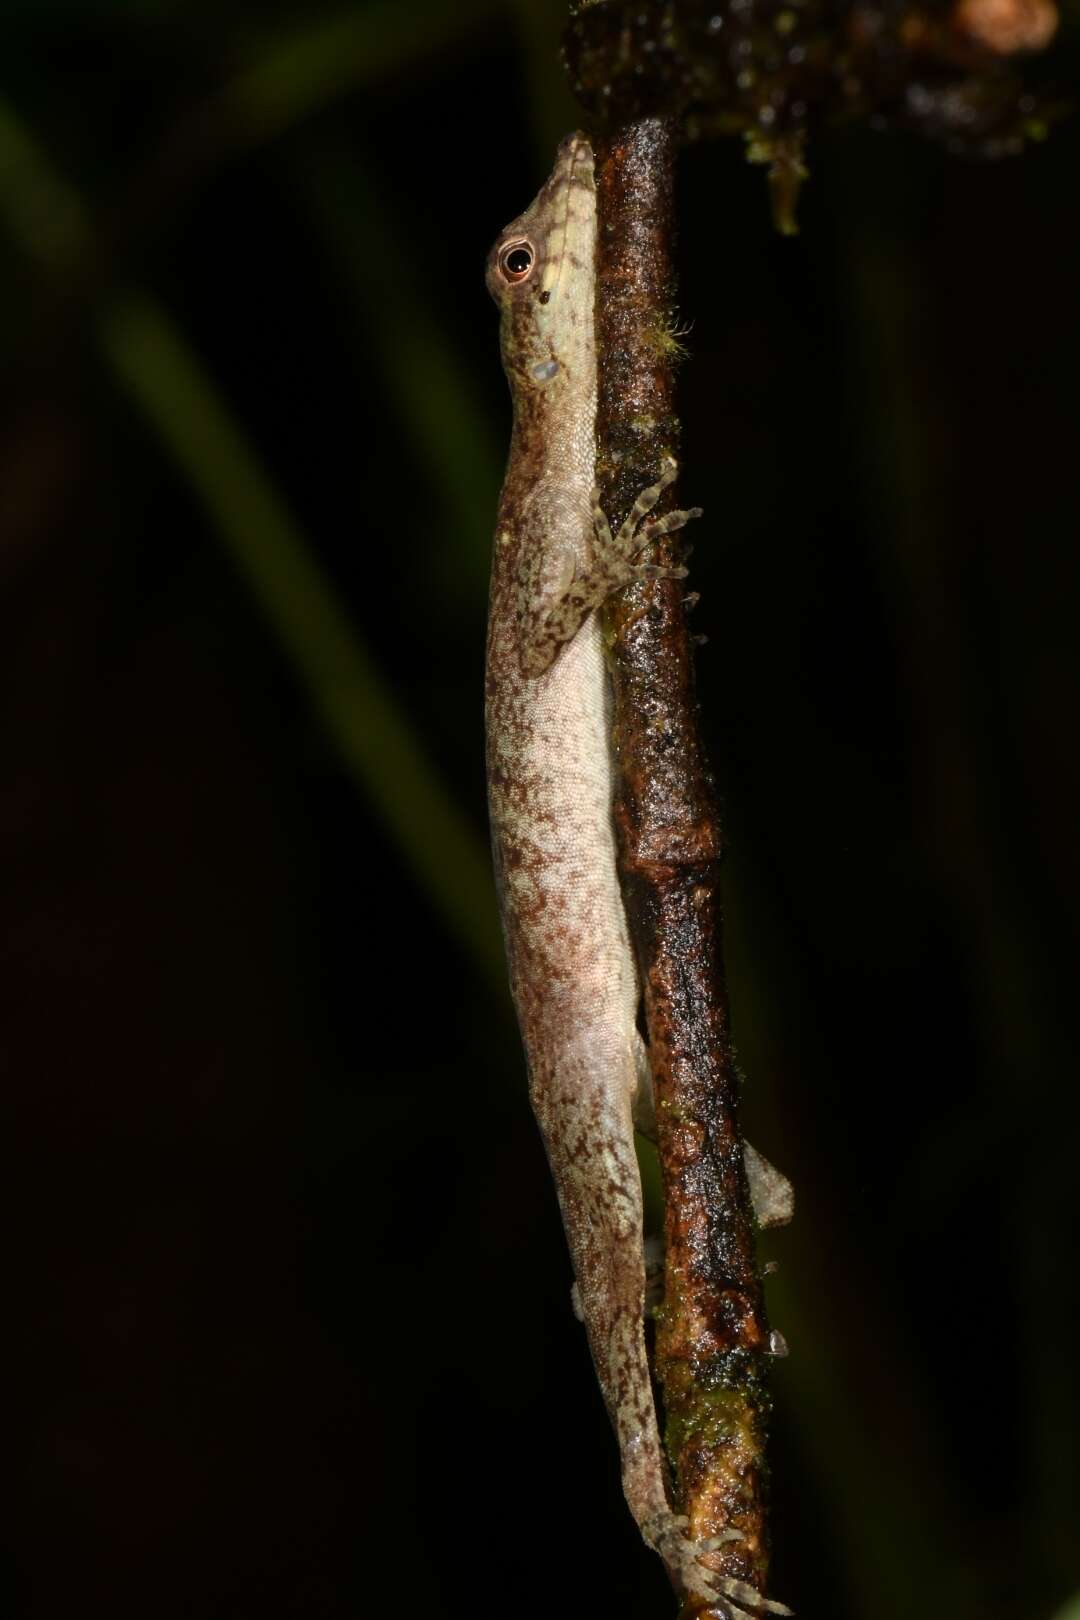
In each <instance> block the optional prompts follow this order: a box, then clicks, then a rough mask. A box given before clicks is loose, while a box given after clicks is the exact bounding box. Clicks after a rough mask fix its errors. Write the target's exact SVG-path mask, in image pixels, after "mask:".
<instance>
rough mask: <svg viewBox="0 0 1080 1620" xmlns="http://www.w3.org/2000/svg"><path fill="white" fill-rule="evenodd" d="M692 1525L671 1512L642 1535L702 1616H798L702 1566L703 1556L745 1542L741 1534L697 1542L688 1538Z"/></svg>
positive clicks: (726, 1619)
mask: <svg viewBox="0 0 1080 1620" xmlns="http://www.w3.org/2000/svg"><path fill="white" fill-rule="evenodd" d="M689 1522H690V1521H689V1520H688V1519H687V1517H686V1515H685V1514H683V1513H672V1512H671V1511H670V1510H669V1511H667V1512H665V1513H660V1514H657V1515H656V1517H655V1518H653V1519H651V1520H650V1521H649V1523H648V1524H647V1525H644V1526H642V1535H643V1536H644V1538H645V1540H646V1542H648V1544H649V1546H650V1547H652V1548H653V1550H654V1551H655V1552H657V1553H659V1555H660V1557H661V1558H662V1559H663V1560H664V1564H665V1566H666V1568H667V1569H668V1571H669V1573H670V1574H671V1576H672V1578H673V1579H674V1581H675V1583H676V1585H677V1586H678V1588H679V1590H680V1592H681V1593H682V1595H683V1596H684V1597H686V1598H696V1599H697V1600H698V1603H699V1605H700V1612H701V1613H702V1615H704V1614H705V1613H708V1614H709V1615H711V1616H714V1617H715V1620H745V1617H746V1615H747V1614H748V1613H749V1614H753V1615H766V1614H780V1615H790V1614H793V1613H794V1610H793V1609H789V1608H788V1606H787V1604H786V1603H778V1602H777V1601H776V1600H775V1599H773V1598H767V1597H763V1596H762V1595H761V1593H760V1592H759V1591H758V1590H757V1589H756V1588H755V1587H753V1586H751V1585H750V1584H749V1582H747V1581H738V1580H733V1579H731V1578H730V1577H728V1576H724V1575H718V1574H717V1573H716V1572H715V1571H714V1570H710V1569H708V1568H707V1567H706V1566H705V1565H704V1564H702V1563H701V1562H700V1559H701V1557H702V1554H704V1553H710V1552H715V1551H716V1549H717V1548H718V1547H720V1546H722V1545H724V1543H726V1542H729V1541H739V1540H741V1539H742V1538H741V1537H740V1535H739V1532H738V1531H737V1530H728V1531H725V1533H724V1534H723V1535H720V1536H712V1537H709V1538H705V1539H702V1540H698V1541H695V1540H692V1539H691V1538H690V1537H689V1536H688V1535H687V1534H686V1531H687V1528H688V1526H689Z"/></svg>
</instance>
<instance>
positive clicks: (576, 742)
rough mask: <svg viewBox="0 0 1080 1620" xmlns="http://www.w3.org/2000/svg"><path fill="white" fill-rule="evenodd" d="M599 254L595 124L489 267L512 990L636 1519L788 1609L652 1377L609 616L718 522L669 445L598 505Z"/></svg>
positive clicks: (681, 1576) (692, 1588)
mask: <svg viewBox="0 0 1080 1620" xmlns="http://www.w3.org/2000/svg"><path fill="white" fill-rule="evenodd" d="M595 248H596V193H595V188H594V182H593V154H592V149H591V147H590V145H589V142H588V140H587V139H586V137H585V136H584V135H580V134H577V135H571V136H569V137H568V138H567V139H566V140H565V141H563V143H562V145H561V146H560V148H559V152H558V156H557V159H556V162H555V167H554V169H553V171H552V173H551V176H550V178H549V179H548V181H547V183H546V184H545V185H544V187H543V188H542V190H541V191H540V193H539V195H538V196H537V198H536V200H535V201H534V202H533V204H532V206H531V207H530V208H528V209H527V210H526V212H525V213H524V214H522V215H521V216H520V217H519V218H518V219H516V220H514V221H513V223H512V224H511V225H509V226H507V228H506V230H505V231H503V232H502V233H501V235H500V236H499V238H498V240H497V241H496V243H495V245H494V247H493V248H492V250H491V253H490V255H489V257H488V262H487V284H488V288H489V290H490V292H491V294H492V296H493V297H494V299H495V301H496V303H497V304H498V305H499V308H500V311H501V341H502V359H503V366H504V369H505V371H506V375H507V378H508V380H509V383H510V390H511V394H512V396H513V411H514V421H513V432H512V437H511V442H510V457H509V463H508V466H507V472H506V479H505V482H504V484H503V489H502V495H501V498H500V503H499V515H498V522H497V526H496V531H495V548H494V562H493V567H492V578H491V604H490V617H489V623H488V643H487V682H486V686H487V706H486V715H487V768H488V795H489V804H490V810H491V826H492V840H493V844H494V853H495V870H496V880H497V883H498V889H499V900H500V906H501V910H502V919H503V929H504V933H505V936H506V945H507V953H508V956H509V962H510V980H511V988H512V990H513V996H514V1002H515V1005H516V1007H517V1013H518V1019H519V1022H520V1025H521V1031H522V1036H523V1039H524V1045H525V1053H526V1059H527V1063H528V1070H529V1090H530V1097H531V1101H532V1106H533V1110H534V1112H535V1114H536V1118H537V1120H538V1122H539V1125H540V1130H541V1132H542V1134H543V1138H544V1144H545V1147H546V1149H547V1155H548V1160H549V1162H550V1165H551V1169H552V1173H553V1176H554V1180H555V1186H556V1190H557V1192H558V1198H559V1204H560V1207H561V1209H562V1216H563V1223H564V1226H565V1228H566V1236H567V1241H568V1244H569V1248H570V1255H571V1260H572V1263H573V1268H574V1273H575V1278H576V1283H575V1288H574V1296H575V1304H576V1306H577V1308H578V1312H579V1314H580V1316H581V1317H582V1320H583V1321H584V1323H585V1329H586V1333H587V1335H588V1340H589V1348H590V1350H591V1352H592V1358H593V1363H594V1365H595V1368H596V1374H597V1378H598V1380H599V1383H600V1387H601V1390H602V1391H603V1395H604V1400H605V1403H606V1405H607V1409H608V1412H609V1414H610V1416H611V1420H612V1423H613V1424H614V1427H615V1432H616V1435H617V1437H618V1442H619V1451H620V1458H621V1467H622V1483H623V1491H624V1493H625V1496H626V1500H627V1503H628V1504H629V1507H630V1511H631V1513H632V1514H633V1516H634V1518H635V1520H636V1521H637V1524H638V1527H639V1528H640V1530H641V1533H642V1535H643V1537H644V1539H645V1541H646V1542H647V1543H648V1544H649V1545H650V1546H651V1547H653V1548H655V1550H656V1551H657V1552H658V1553H659V1554H660V1555H661V1557H662V1558H663V1559H664V1562H665V1564H666V1565H667V1567H668V1570H669V1572H670V1573H671V1575H672V1577H673V1579H674V1580H675V1582H676V1584H677V1586H678V1587H679V1589H680V1591H681V1592H683V1593H684V1594H688V1595H693V1596H696V1597H698V1598H700V1599H704V1600H707V1601H709V1602H711V1603H712V1604H713V1605H714V1609H713V1612H714V1613H721V1614H728V1615H730V1614H731V1613H732V1611H731V1609H730V1608H728V1606H727V1604H728V1603H729V1602H731V1601H734V1602H735V1603H737V1604H741V1605H745V1606H747V1607H749V1608H752V1609H755V1610H760V1609H770V1610H773V1611H775V1612H776V1613H780V1614H788V1613H790V1610H788V1609H786V1608H784V1606H783V1605H782V1604H778V1603H772V1602H769V1601H768V1600H766V1599H763V1598H761V1597H760V1595H759V1594H758V1593H757V1592H756V1591H755V1590H754V1589H753V1588H752V1587H750V1586H748V1585H746V1584H744V1583H743V1582H740V1581H728V1580H723V1579H721V1578H720V1577H718V1576H715V1575H714V1574H713V1573H712V1572H711V1571H709V1570H707V1569H706V1568H705V1567H704V1566H703V1565H702V1564H701V1563H700V1562H699V1561H698V1559H699V1555H700V1553H702V1552H703V1551H706V1550H708V1548H709V1546H710V1545H712V1544H708V1543H700V1542H698V1543H695V1542H693V1541H691V1540H690V1539H688V1537H687V1535H686V1526H687V1521H686V1519H685V1518H684V1517H682V1516H681V1515H679V1514H677V1513H676V1512H675V1511H674V1510H673V1508H672V1507H671V1505H670V1504H669V1502H668V1499H667V1492H666V1488H665V1465H664V1460H663V1454H662V1451H661V1444H660V1436H659V1431H658V1426H657V1419H656V1411H655V1406H654V1402H653V1394H652V1386H651V1383H650V1378H649V1366H648V1359H647V1355H646V1349H645V1335H644V1319H645V1298H644V1295H645V1263H644V1253H643V1238H642V1196H641V1181H640V1175H639V1171H638V1164H637V1158H636V1155H635V1151H634V1127H635V1124H637V1125H638V1126H639V1127H642V1126H644V1127H645V1128H646V1129H648V1128H649V1127H648V1119H649V1116H650V1115H651V1111H652V1091H651V1079H650V1075H649V1064H648V1055H647V1052H646V1049H645V1045H644V1043H643V1041H642V1039H641V1036H640V1034H639V1033H638V1029H637V1024H636V1017H637V1011H638V1003H639V999H640V991H639V986H638V978H637V972H636V969H635V966H634V960H633V956H632V954H631V950H630V943H629V937H628V932H627V923H626V916H625V913H624V910H623V902H622V897H621V893H620V889H619V881H618V875H617V872H616V865H615V830H614V825H613V820H612V788H613V760H612V745H611V727H610V698H609V692H608V675H607V670H606V666H605V653H604V646H603V641H602V635H601V629H600V623H599V618H598V615H597V613H596V611H595V610H596V609H597V608H598V607H599V606H600V604H601V603H602V602H603V601H604V600H605V599H606V598H607V597H608V596H609V595H610V594H611V593H612V592H613V591H615V590H618V589H619V588H620V587H622V586H624V585H626V584H628V583H629V582H630V581H631V580H633V579H635V578H637V577H639V576H640V575H642V574H655V573H656V572H657V570H656V569H654V568H652V567H650V566H649V565H647V564H643V563H642V562H640V561H639V560H638V559H639V555H640V552H641V550H642V548H643V547H644V546H645V545H646V544H647V543H648V542H649V541H651V540H653V539H655V538H657V537H658V536H659V535H662V534H665V533H670V532H671V531H672V530H674V529H678V528H681V527H682V526H683V525H684V524H685V523H686V522H687V521H688V520H689V519H690V518H692V517H696V516H699V515H700V514H699V511H698V510H697V509H694V510H691V511H677V512H669V513H668V514H667V515H666V516H664V517H661V518H658V519H650V518H649V514H650V512H651V511H652V509H653V507H654V506H655V505H656V502H657V500H658V499H659V496H660V494H661V492H662V490H663V489H664V488H665V487H666V486H667V485H668V484H669V483H670V482H671V480H672V479H673V477H674V475H675V463H674V460H673V459H671V458H668V459H667V461H666V462H665V465H664V467H663V469H662V471H661V473H660V476H659V478H658V480H657V482H656V483H655V484H654V485H652V486H651V487H650V488H649V489H647V490H645V491H644V492H643V493H642V495H641V496H640V497H639V498H638V500H637V502H636V504H635V506H634V508H633V510H632V511H631V513H630V515H629V517H628V518H627V519H626V522H625V523H623V524H622V526H621V528H619V530H618V531H617V532H616V533H614V534H613V533H612V531H611V529H610V527H609V525H608V522H607V519H606V518H605V516H604V514H603V512H602V510H601V509H600V506H599V503H598V495H597V491H596V488H595V483H596V476H595V462H596V447H595V418H596V344H595V336H594V327H593V311H594V291H595V274H596V271H595ZM674 572H677V573H679V574H681V573H683V572H685V570H676V571H674ZM755 1160H756V1161H757V1162H756V1164H755V1163H754V1161H755ZM747 1161H748V1170H749V1171H750V1173H751V1176H752V1179H753V1180H754V1181H755V1182H757V1184H758V1188H759V1190H760V1189H761V1187H762V1185H763V1182H768V1181H769V1178H770V1177H772V1178H775V1179H774V1180H773V1182H772V1192H773V1202H772V1206H771V1209H770V1211H769V1213H768V1216H767V1219H768V1220H770V1221H771V1222H775V1221H777V1220H779V1219H782V1218H784V1216H785V1211H784V1210H783V1208H782V1207H781V1206H782V1205H783V1204H784V1201H785V1198H786V1197H789V1190H787V1191H785V1189H786V1188H787V1184H786V1183H784V1182H783V1178H781V1177H779V1176H778V1173H777V1172H775V1171H772V1168H771V1166H768V1165H766V1164H765V1162H764V1161H762V1160H760V1159H759V1158H758V1156H757V1155H754V1154H753V1152H752V1150H749V1152H748V1155H747ZM778 1187H779V1201H778V1202H777V1188H778ZM786 1213H790V1211H789V1210H788V1211H786ZM759 1218H761V1216H760V1215H759ZM729 1534H730V1535H731V1536H732V1537H735V1536H736V1532H730V1533H729Z"/></svg>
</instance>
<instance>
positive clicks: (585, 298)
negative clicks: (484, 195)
mask: <svg viewBox="0 0 1080 1620" xmlns="http://www.w3.org/2000/svg"><path fill="white" fill-rule="evenodd" d="M595 256H596V189H595V186H594V184H593V154H592V147H591V146H590V145H589V141H588V138H587V137H586V136H585V135H582V134H574V135H568V136H567V138H566V139H565V140H564V141H563V142H562V144H561V145H560V147H559V150H558V153H557V155H556V159H555V167H554V168H553V169H552V171H551V174H550V176H549V177H548V179H547V181H546V182H545V183H544V185H543V187H542V188H541V190H540V192H539V193H538V195H537V197H536V199H535V200H534V202H533V203H532V204H531V205H530V207H528V208H527V209H526V210H525V212H524V213H523V214H521V215H519V217H518V218H517V219H515V220H514V221H513V222H512V223H511V224H509V225H508V226H507V227H506V229H505V230H504V231H501V232H500V233H499V236H498V239H497V240H496V242H495V245H494V246H493V248H492V249H491V252H490V253H489V254H488V260H487V285H488V291H489V292H490V293H491V296H492V297H493V298H494V300H495V302H496V303H497V304H498V306H499V309H500V312H501V315H502V322H501V337H502V356H503V367H504V369H505V371H506V375H507V377H508V379H509V382H510V388H511V391H512V393H513V395H514V399H515V402H520V401H522V399H523V398H525V397H527V396H529V395H534V394H535V393H536V392H538V391H545V390H547V389H549V388H551V387H552V385H556V387H558V385H560V384H561V385H565V384H566V383H567V382H568V381H569V380H570V379H571V377H573V376H574V374H575V372H579V370H580V369H581V368H583V367H584V366H587V365H589V364H590V363H591V358H592V353H593V342H594V339H593V283H594V277H595Z"/></svg>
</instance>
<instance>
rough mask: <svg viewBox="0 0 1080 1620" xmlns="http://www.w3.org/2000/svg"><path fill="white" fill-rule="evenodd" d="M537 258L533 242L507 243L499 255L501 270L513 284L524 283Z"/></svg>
mask: <svg viewBox="0 0 1080 1620" xmlns="http://www.w3.org/2000/svg"><path fill="white" fill-rule="evenodd" d="M535 257H536V255H535V254H534V253H533V249H532V243H531V242H522V241H518V242H507V244H506V246H505V247H504V248H503V250H502V252H501V253H500V254H499V269H500V270H501V271H502V273H503V275H504V276H505V278H506V280H507V281H509V282H510V283H511V284H513V283H514V282H518V281H524V280H525V277H526V276H527V275H528V273H529V271H530V270H531V269H532V267H533V263H534V260H535Z"/></svg>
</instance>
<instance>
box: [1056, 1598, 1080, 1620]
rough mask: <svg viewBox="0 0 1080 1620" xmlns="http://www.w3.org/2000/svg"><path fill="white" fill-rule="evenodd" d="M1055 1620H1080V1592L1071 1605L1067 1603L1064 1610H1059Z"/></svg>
mask: <svg viewBox="0 0 1080 1620" xmlns="http://www.w3.org/2000/svg"><path fill="white" fill-rule="evenodd" d="M1054 1620H1080V1592H1077V1594H1076V1596H1075V1597H1074V1598H1073V1599H1072V1601H1071V1603H1066V1605H1065V1607H1064V1608H1063V1609H1059V1610H1058V1612H1057V1614H1055V1616H1054Z"/></svg>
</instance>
